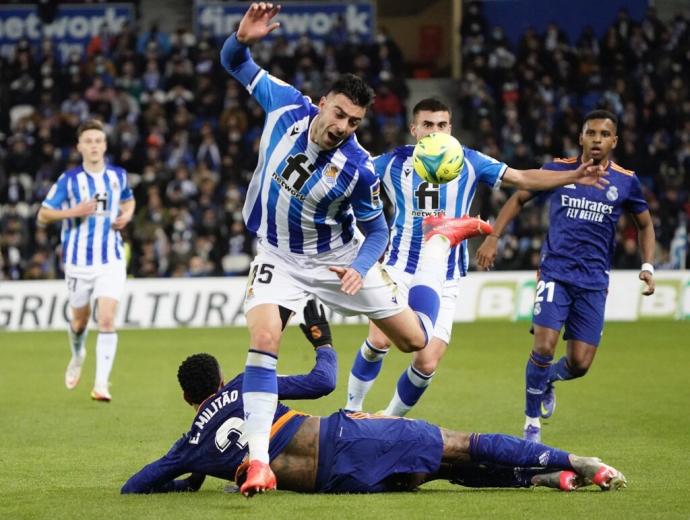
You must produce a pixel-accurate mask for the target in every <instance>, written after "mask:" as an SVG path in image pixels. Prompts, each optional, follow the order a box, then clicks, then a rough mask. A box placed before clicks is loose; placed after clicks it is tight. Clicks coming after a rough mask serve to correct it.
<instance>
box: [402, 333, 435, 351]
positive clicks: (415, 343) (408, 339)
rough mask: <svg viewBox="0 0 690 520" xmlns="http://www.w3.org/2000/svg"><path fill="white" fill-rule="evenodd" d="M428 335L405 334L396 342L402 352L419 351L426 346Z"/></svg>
mask: <svg viewBox="0 0 690 520" xmlns="http://www.w3.org/2000/svg"><path fill="white" fill-rule="evenodd" d="M426 343H427V341H426V336H424V334H419V335H414V336H404V337H402V338H400V340H399V341H398V342H397V343H396V346H397V347H398V349H399V350H401V351H402V352H418V351H420V350H422V349H423V348H424V347H426Z"/></svg>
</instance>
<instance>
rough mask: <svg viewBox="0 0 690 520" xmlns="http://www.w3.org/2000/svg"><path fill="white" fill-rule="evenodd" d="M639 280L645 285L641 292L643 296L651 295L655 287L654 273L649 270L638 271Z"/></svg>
mask: <svg viewBox="0 0 690 520" xmlns="http://www.w3.org/2000/svg"><path fill="white" fill-rule="evenodd" d="M640 280H642V281H643V282H644V283H645V285H646V287H645V289H644V290H643V291H642V294H644V295H645V296H651V295H652V294H654V290H655V289H656V283H655V282H654V275H653V274H652V273H650V272H649V271H640Z"/></svg>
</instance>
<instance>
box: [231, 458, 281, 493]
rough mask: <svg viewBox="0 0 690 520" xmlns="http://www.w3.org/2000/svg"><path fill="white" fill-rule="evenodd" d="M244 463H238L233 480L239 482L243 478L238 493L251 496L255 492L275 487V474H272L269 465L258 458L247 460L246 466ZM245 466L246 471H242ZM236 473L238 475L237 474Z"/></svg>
mask: <svg viewBox="0 0 690 520" xmlns="http://www.w3.org/2000/svg"><path fill="white" fill-rule="evenodd" d="M245 464H246V463H243V464H242V465H240V467H239V468H237V472H236V474H235V482H237V483H238V484H240V480H243V482H242V483H241V485H240V493H242V494H243V495H244V496H246V497H247V498H251V497H253V496H254V495H255V494H257V493H263V492H264V491H270V490H272V489H275V488H276V484H277V482H276V476H275V475H274V474H273V470H272V469H271V466H269V465H268V464H266V463H265V462H261V461H260V460H252V461H249V465H248V466H245ZM245 468H246V473H244V470H245ZM238 474H240V475H239V476H238Z"/></svg>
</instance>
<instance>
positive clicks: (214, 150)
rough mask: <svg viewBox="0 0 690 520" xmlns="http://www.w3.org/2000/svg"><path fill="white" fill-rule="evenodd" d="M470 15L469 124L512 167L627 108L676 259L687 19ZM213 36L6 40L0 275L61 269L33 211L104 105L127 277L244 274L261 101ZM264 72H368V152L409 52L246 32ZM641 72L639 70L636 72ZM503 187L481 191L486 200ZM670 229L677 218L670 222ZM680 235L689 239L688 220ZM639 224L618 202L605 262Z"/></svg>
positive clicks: (662, 234)
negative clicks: (521, 22)
mask: <svg viewBox="0 0 690 520" xmlns="http://www.w3.org/2000/svg"><path fill="white" fill-rule="evenodd" d="M466 5H467V7H466V13H465V16H464V18H463V28H462V31H463V77H462V80H461V82H460V85H459V90H458V92H459V97H458V102H459V106H460V120H461V121H462V126H463V127H464V131H463V133H462V136H463V139H464V140H466V142H467V144H468V145H470V146H473V147H475V148H477V149H479V150H481V151H483V152H485V153H487V154H488V155H491V156H493V157H495V158H497V159H500V160H503V161H506V162H508V163H509V164H510V165H511V166H513V167H515V168H528V167H533V166H536V165H538V164H541V163H542V162H544V161H546V160H548V159H550V158H551V157H554V156H555V157H559V156H569V155H575V154H577V150H578V144H577V135H578V132H579V124H580V120H581V117H582V115H583V114H584V113H585V112H587V111H588V110H590V109H593V108H596V107H606V108H608V109H610V110H612V111H613V112H614V113H616V114H617V115H618V116H619V117H620V126H619V132H618V133H619V136H620V143H619V146H618V149H617V150H616V154H615V155H616V157H617V159H618V162H619V163H620V164H621V165H622V166H624V167H625V168H628V169H632V170H635V171H636V172H637V173H638V175H639V176H640V179H641V180H642V182H643V184H644V186H645V188H646V196H647V199H648V201H649V203H650V209H651V211H652V214H653V215H654V218H655V224H656V233H657V239H658V246H659V247H658V249H659V252H658V254H657V261H658V267H667V268H668V267H673V263H674V262H673V258H672V255H671V250H672V244H673V243H674V236H675V238H676V243H680V240H679V236H681V235H682V231H683V230H684V229H685V228H684V227H683V226H682V225H683V223H684V219H685V216H687V215H688V214H690V205H689V204H688V197H687V193H688V187H689V186H690V96H689V95H688V85H687V82H685V81H684V80H683V78H687V77H690V20H688V18H687V17H682V16H677V17H676V18H675V19H674V20H672V21H671V22H669V23H664V22H662V21H661V20H659V19H658V18H657V17H656V15H655V14H654V11H653V10H650V12H649V13H648V14H647V16H646V17H645V19H644V20H643V21H642V22H641V23H635V22H633V21H632V20H631V19H630V18H629V17H628V16H627V14H626V13H625V12H624V11H622V12H621V14H620V16H619V19H618V20H617V22H616V23H615V24H614V25H613V26H612V27H611V28H610V29H609V30H608V32H607V33H606V35H605V36H604V38H602V39H601V40H600V39H598V38H596V37H595V36H594V34H593V33H592V32H591V31H585V32H584V33H583V34H582V36H581V37H580V38H579V40H578V41H577V42H568V41H567V39H566V38H565V36H564V35H563V33H562V32H561V31H560V30H559V29H558V27H557V26H555V25H554V26H551V27H550V28H549V29H548V30H547V31H546V33H545V34H537V33H536V32H535V31H533V30H529V31H527V32H526V33H525V35H524V36H523V38H522V40H521V41H520V44H519V45H518V47H517V48H512V47H511V46H510V44H509V43H508V41H507V40H506V38H505V37H504V35H503V34H502V31H501V30H500V29H499V28H491V27H488V26H487V24H486V23H485V22H484V20H483V18H482V15H481V12H480V9H479V6H478V4H477V3H468V4H466ZM218 50H219V44H218V42H216V41H214V39H213V38H212V37H211V36H210V35H208V34H198V35H195V34H193V33H192V32H191V31H190V30H189V29H188V28H186V27H184V26H181V27H180V28H179V29H178V30H176V31H175V32H173V33H172V34H166V33H164V32H162V31H159V30H158V29H157V27H156V26H155V25H153V26H151V27H149V28H148V29H147V30H140V31H137V30H136V29H135V28H134V27H133V26H129V25H124V26H123V27H122V29H121V30H120V31H119V32H118V33H117V34H107V33H103V34H101V35H98V36H96V37H94V38H92V39H91V41H90V42H89V44H88V46H87V48H86V52H85V53H84V55H83V56H82V55H79V54H71V55H70V56H69V57H68V58H67V59H66V60H65V61H64V62H61V60H60V58H59V56H58V54H57V52H56V49H55V47H54V45H53V44H52V43H51V42H50V41H49V40H44V41H43V42H41V43H40V44H37V45H31V44H29V42H28V41H23V42H21V43H20V44H19V45H17V47H16V49H15V52H14V55H13V56H9V57H0V279H12V280H16V279H44V278H56V277H60V276H61V275H62V273H61V270H60V257H59V255H60V251H59V245H58V244H59V237H58V233H57V228H55V229H53V228H50V229H43V228H37V227H36V225H35V215H36V211H37V209H38V205H39V204H40V202H41V201H42V200H43V199H44V198H45V196H46V193H47V190H48V189H49V188H50V186H51V184H52V182H54V180H55V179H56V178H57V176H58V175H59V174H60V173H61V172H62V171H64V170H65V169H67V168H70V167H73V166H75V165H76V164H77V161H78V155H77V153H76V150H75V149H74V143H75V139H76V136H75V130H76V127H77V126H78V124H79V123H80V122H81V121H84V120H85V119H87V118H88V117H92V116H95V117H98V118H100V119H102V120H103V121H104V122H105V123H106V126H107V129H108V133H109V152H108V153H109V157H110V160H111V161H112V162H113V163H115V164H118V165H121V166H123V167H125V168H126V169H127V170H128V171H129V172H130V175H131V178H130V182H131V184H132V186H133V188H134V193H135V198H136V201H137V212H136V214H135V217H134V219H133V225H131V226H129V227H128V228H127V229H126V230H125V236H124V238H125V240H126V242H127V243H128V246H129V248H130V255H131V260H130V265H129V273H130V274H131V275H133V276H135V277H157V276H164V277H165V276H173V277H179V276H206V275H233V274H244V273H246V271H247V268H248V265H249V261H250V259H251V256H252V255H253V249H254V243H253V239H252V237H251V236H249V234H248V233H247V232H246V230H245V228H244V224H243V222H242V216H241V208H242V204H243V200H244V191H245V189H246V186H247V182H248V179H249V178H250V176H251V174H252V171H253V169H254V166H255V164H256V161H257V150H258V142H259V139H260V133H261V128H262V126H263V112H262V110H261V108H260V107H259V106H258V104H256V103H255V102H254V101H253V100H252V99H251V98H250V97H249V96H248V95H247V94H246V92H244V91H243V89H241V88H240V86H239V85H238V83H237V82H236V81H234V80H233V79H232V78H230V77H229V76H228V75H227V74H226V73H225V72H224V71H223V70H222V68H221V67H220V64H219V62H218ZM253 55H254V57H255V58H256V59H257V61H258V62H259V63H260V64H261V65H262V66H264V67H266V68H267V69H268V70H270V72H271V73H272V74H273V75H275V76H277V77H279V78H282V79H284V80H286V81H288V82H290V83H292V84H293V85H295V86H297V87H298V88H300V89H302V90H303V91H304V92H305V93H307V94H308V95H311V96H312V98H314V99H318V97H319V95H320V93H322V92H323V91H324V90H325V87H326V86H327V84H328V83H329V82H330V81H332V79H333V78H334V77H336V76H337V75H338V74H340V73H342V72H354V73H356V74H359V75H361V76H362V77H364V78H365V79H366V80H367V81H368V82H369V84H371V85H372V86H373V87H374V88H375V90H376V94H377V97H376V101H375V103H374V105H373V107H372V109H371V110H370V111H369V115H368V116H367V118H366V120H365V122H364V123H363V124H362V125H361V128H360V131H359V132H358V138H359V140H360V142H361V143H362V144H363V145H364V146H365V147H366V148H367V149H369V150H370V151H371V152H372V153H373V154H376V153H380V152H383V151H385V150H388V149H390V148H392V147H393V146H395V145H397V144H400V143H401V142H403V141H404V140H405V133H406V124H407V121H406V101H407V96H408V93H407V91H406V89H405V82H404V81H403V79H404V77H405V76H406V70H405V63H404V60H403V56H402V54H401V52H400V49H399V47H398V46H397V45H396V44H395V43H394V42H393V41H392V39H391V38H390V37H388V36H387V35H386V33H385V32H380V33H379V34H378V35H377V37H376V38H375V39H374V40H373V41H372V42H371V43H365V42H357V41H353V39H352V38H351V37H350V36H349V35H348V34H347V31H346V30H345V28H344V27H342V29H341V30H336V31H333V33H332V34H331V39H330V41H328V42H326V43H325V44H324V45H323V46H320V45H316V44H314V43H312V42H310V41H309V40H308V39H302V40H299V41H297V42H294V43H289V42H287V41H285V40H282V39H280V38H278V39H277V40H274V41H273V43H272V44H260V45H258V46H257V47H256V48H255V49H253ZM631 77H634V81H631V79H630V78H631ZM505 198H506V193H505V192H503V191H500V192H495V193H488V192H485V193H482V196H481V198H480V205H481V208H480V209H481V213H482V215H483V216H485V217H487V216H492V215H495V212H496V211H497V210H498V208H499V207H500V205H501V203H502V202H503V201H504V200H505ZM546 225H547V222H545V220H544V212H543V211H542V210H541V209H540V208H538V207H536V208H534V209H531V210H527V211H525V212H524V214H523V215H522V217H521V218H520V219H519V220H518V221H516V224H515V225H514V227H513V229H512V230H511V233H509V234H507V236H506V237H505V238H504V239H503V240H502V245H501V249H502V250H501V260H500V261H499V262H497V267H498V268H513V269H522V268H533V267H534V266H536V264H537V262H538V256H539V248H540V246H541V238H542V236H543V231H544V229H545V226H546ZM676 230H681V232H679V233H677V234H676ZM683 238H684V239H685V238H687V235H684V236H683ZM635 239H636V231H635V228H634V225H633V224H632V222H631V221H630V220H626V219H623V220H622V224H621V227H620V234H619V239H618V241H619V248H618V255H617V258H616V261H615V266H616V267H619V268H633V269H638V268H639V257H638V255H637V248H636V241H635Z"/></svg>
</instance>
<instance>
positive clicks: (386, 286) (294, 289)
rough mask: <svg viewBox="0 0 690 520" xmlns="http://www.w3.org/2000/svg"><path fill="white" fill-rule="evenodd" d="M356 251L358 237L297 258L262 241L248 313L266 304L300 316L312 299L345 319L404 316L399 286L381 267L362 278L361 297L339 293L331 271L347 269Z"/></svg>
mask: <svg viewBox="0 0 690 520" xmlns="http://www.w3.org/2000/svg"><path fill="white" fill-rule="evenodd" d="M358 247H359V243H358V241H357V240H356V239H355V240H352V241H351V242H349V243H348V244H345V245H344V246H342V247H340V248H338V249H336V250H333V251H330V252H328V253H323V254H320V255H296V254H292V253H286V252H284V251H279V250H278V249H276V248H274V247H272V246H270V245H265V244H262V243H259V246H258V251H257V254H256V257H255V258H254V261H253V262H252V264H251V267H250V269H249V277H248V280H247V290H246V292H245V299H244V312H245V313H246V312H249V310H250V309H252V308H253V307H256V306H257V305H261V304H265V303H270V304H275V305H281V306H283V307H286V308H288V309H290V310H291V311H293V312H298V311H299V310H301V308H302V306H303V304H304V299H305V298H307V297H308V296H310V295H312V296H316V297H317V298H318V299H319V300H321V301H322V302H323V303H324V304H325V305H327V306H328V307H330V308H331V309H333V310H334V311H335V312H337V313H339V314H343V315H345V316H352V315H356V314H363V315H365V316H366V317H367V318H373V319H383V318H388V317H390V316H394V315H396V314H398V313H400V312H402V310H403V309H404V308H405V304H404V303H403V302H401V301H400V299H399V298H398V290H397V287H396V286H395V283H394V282H393V281H392V280H391V279H390V277H389V276H388V275H387V274H386V272H385V271H384V270H383V268H382V267H381V265H380V264H378V263H377V264H375V265H374V267H372V268H371V269H370V270H369V272H368V273H367V275H366V276H365V277H364V280H363V281H362V282H363V284H364V286H363V287H362V288H361V289H360V290H359V292H358V293H357V294H355V295H354V296H349V295H347V294H345V293H344V292H342V291H341V290H340V279H339V278H338V275H337V274H335V273H333V272H331V271H329V270H328V268H329V267H331V266H336V267H349V266H350V265H351V264H352V262H353V261H354V259H355V257H356V256H357V250H358Z"/></svg>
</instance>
